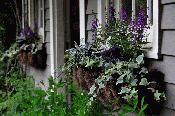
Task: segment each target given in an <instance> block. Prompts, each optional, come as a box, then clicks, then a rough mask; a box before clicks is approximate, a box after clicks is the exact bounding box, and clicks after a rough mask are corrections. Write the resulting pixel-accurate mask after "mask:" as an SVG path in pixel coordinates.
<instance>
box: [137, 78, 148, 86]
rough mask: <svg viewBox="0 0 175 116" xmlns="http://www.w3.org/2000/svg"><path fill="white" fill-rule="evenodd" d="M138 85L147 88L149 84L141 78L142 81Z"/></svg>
mask: <svg viewBox="0 0 175 116" xmlns="http://www.w3.org/2000/svg"><path fill="white" fill-rule="evenodd" d="M139 85H144V86H147V85H149V83H148V81H147V79H146V78H142V79H141V82H140V83H139Z"/></svg>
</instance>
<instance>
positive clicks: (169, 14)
mask: <svg viewBox="0 0 175 116" xmlns="http://www.w3.org/2000/svg"><path fill="white" fill-rule="evenodd" d="M174 21H175V4H169V5H163V11H162V22H161V29H175V23H174Z"/></svg>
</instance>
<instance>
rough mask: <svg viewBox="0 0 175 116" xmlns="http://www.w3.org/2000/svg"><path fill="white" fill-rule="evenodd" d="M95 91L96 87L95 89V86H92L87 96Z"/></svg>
mask: <svg viewBox="0 0 175 116" xmlns="http://www.w3.org/2000/svg"><path fill="white" fill-rule="evenodd" d="M95 89H96V87H95V85H92V87H91V88H90V91H89V93H88V94H89V95H90V94H93V93H94V91H95Z"/></svg>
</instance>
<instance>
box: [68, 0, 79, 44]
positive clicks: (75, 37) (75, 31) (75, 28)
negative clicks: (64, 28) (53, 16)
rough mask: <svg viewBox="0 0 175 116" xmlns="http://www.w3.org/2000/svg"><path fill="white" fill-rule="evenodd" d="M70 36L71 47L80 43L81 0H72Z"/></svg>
mask: <svg viewBox="0 0 175 116" xmlns="http://www.w3.org/2000/svg"><path fill="white" fill-rule="evenodd" d="M70 36H71V47H74V41H75V42H76V43H77V44H80V20H79V0H70Z"/></svg>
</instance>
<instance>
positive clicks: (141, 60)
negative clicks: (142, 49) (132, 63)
mask: <svg viewBox="0 0 175 116" xmlns="http://www.w3.org/2000/svg"><path fill="white" fill-rule="evenodd" d="M143 58H144V55H143V54H142V55H139V56H138V57H137V58H136V61H137V63H138V64H142V63H143V62H144V60H143Z"/></svg>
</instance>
